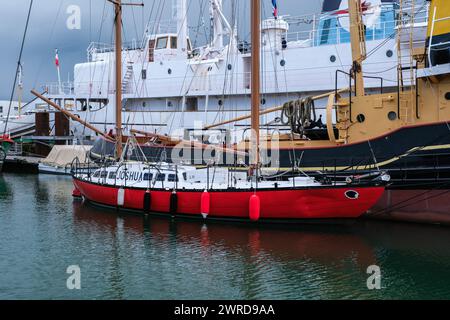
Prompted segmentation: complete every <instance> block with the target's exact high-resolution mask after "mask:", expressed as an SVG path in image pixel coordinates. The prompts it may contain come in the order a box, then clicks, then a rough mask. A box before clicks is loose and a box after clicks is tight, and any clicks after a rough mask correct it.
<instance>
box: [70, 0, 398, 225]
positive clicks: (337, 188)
mask: <svg viewBox="0 0 450 320" xmlns="http://www.w3.org/2000/svg"><path fill="white" fill-rule="evenodd" d="M114 4H115V7H116V87H117V90H116V102H117V106H116V108H117V110H116V121H117V134H116V139H117V143H116V156H117V158H118V159H120V158H121V156H122V132H121V131H122V129H121V128H122V123H121V110H122V106H121V99H122V97H121V90H120V88H121V78H122V75H121V70H122V68H121V61H122V57H121V24H120V21H121V3H120V1H115V2H114ZM251 10H252V135H253V137H252V152H251V155H250V157H251V163H252V165H251V167H250V168H249V170H248V172H238V171H233V170H232V169H231V168H226V167H206V168H195V167H192V166H176V165H173V164H168V163H149V162H146V161H142V162H136V161H134V162H130V161H125V160H123V158H122V160H119V161H118V162H117V163H115V164H109V165H107V166H104V167H97V168H95V169H90V168H87V169H86V168H85V167H82V166H80V165H79V164H77V163H74V166H73V181H74V185H75V190H74V195H76V196H81V197H83V198H84V199H85V200H87V201H90V202H93V203H95V204H99V205H103V206H108V207H114V208H122V209H127V210H135V211H140V212H143V213H160V214H165V215H168V216H176V215H184V216H188V217H199V218H220V219H244V220H252V221H256V220H267V221H283V222H288V221H297V220H301V219H329V218H356V217H359V216H360V215H362V214H363V213H365V212H366V211H367V210H369V209H370V208H371V207H372V206H373V205H374V204H375V203H376V202H377V201H378V200H379V198H380V197H381V196H382V194H383V192H384V189H385V185H386V183H387V181H389V176H388V175H387V174H384V173H381V172H376V173H373V174H369V175H367V176H365V177H351V176H349V177H348V179H346V180H345V181H340V182H337V181H330V179H329V178H325V179H323V180H320V179H317V178H312V177H308V176H304V175H300V174H299V175H297V176H294V177H290V178H287V179H274V178H268V177H264V176H263V175H262V174H261V171H260V169H261V166H260V159H259V127H260V125H259V107H260V55H259V52H260V32H259V27H260V1H259V0H253V1H252V9H251Z"/></svg>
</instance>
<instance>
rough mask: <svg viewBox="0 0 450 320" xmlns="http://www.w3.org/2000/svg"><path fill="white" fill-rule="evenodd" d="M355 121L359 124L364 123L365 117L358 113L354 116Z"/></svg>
mask: <svg viewBox="0 0 450 320" xmlns="http://www.w3.org/2000/svg"><path fill="white" fill-rule="evenodd" d="M356 120H358V122H359V123H363V122H364V121H366V116H365V115H363V114H362V113H360V114H358V115H357V116H356Z"/></svg>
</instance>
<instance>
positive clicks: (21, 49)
mask: <svg viewBox="0 0 450 320" xmlns="http://www.w3.org/2000/svg"><path fill="white" fill-rule="evenodd" d="M32 7H33V0H31V1H30V7H29V8H28V15H27V22H26V24H25V31H24V32H23V37H22V44H21V46H20V53H19V59H18V61H17V68H16V73H15V75H14V84H13V87H12V90H11V97H10V99H9V106H8V113H7V116H6V122H5V128H4V130H3V135H6V131H7V129H8V120H9V115H10V113H11V105H12V101H13V99H14V93H15V91H16V84H17V75H18V73H19V70H20V66H21V60H22V53H23V47H24V45H25V39H26V36H27V31H28V24H29V22H30V15H31V9H32Z"/></svg>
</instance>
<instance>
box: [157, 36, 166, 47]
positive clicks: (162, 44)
mask: <svg viewBox="0 0 450 320" xmlns="http://www.w3.org/2000/svg"><path fill="white" fill-rule="evenodd" d="M167 40H168V39H167V37H164V38H159V39H158V41H157V42H156V50H159V49H166V48H167Z"/></svg>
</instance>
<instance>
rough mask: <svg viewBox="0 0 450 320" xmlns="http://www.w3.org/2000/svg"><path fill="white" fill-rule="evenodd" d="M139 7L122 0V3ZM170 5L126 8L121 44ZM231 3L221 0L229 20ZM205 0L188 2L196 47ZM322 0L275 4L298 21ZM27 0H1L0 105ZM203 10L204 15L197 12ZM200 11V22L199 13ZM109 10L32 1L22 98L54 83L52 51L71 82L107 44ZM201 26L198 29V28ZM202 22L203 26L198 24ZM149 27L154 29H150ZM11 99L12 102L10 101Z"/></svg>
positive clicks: (244, 20) (241, 2) (166, 0)
mask: <svg viewBox="0 0 450 320" xmlns="http://www.w3.org/2000/svg"><path fill="white" fill-rule="evenodd" d="M131 1H135V2H139V3H140V2H141V1H142V0H129V1H128V0H126V1H123V2H131ZM172 1H173V0H143V2H144V4H145V6H144V8H143V9H142V8H141V7H131V6H128V7H125V9H124V10H125V11H124V19H123V21H124V38H125V39H124V41H131V40H133V39H139V40H141V39H142V35H143V33H144V30H145V26H146V25H147V23H148V21H154V20H158V19H162V20H169V19H170V18H171V7H172ZM232 2H233V1H232V0H224V1H223V3H224V6H225V9H226V14H227V17H228V18H229V19H230V20H231V3H232ZM207 3H208V0H188V8H189V27H190V37H191V39H193V41H195V40H197V45H202V44H204V43H205V39H206V38H207V35H206V31H207V30H208V29H209V27H208V25H209V22H208V10H207V8H206V9H205V4H207ZM235 3H236V6H237V8H238V9H237V10H236V12H238V14H237V17H236V19H237V21H238V23H239V24H240V28H239V33H240V36H241V37H243V38H245V37H246V36H247V35H248V31H247V30H248V27H247V24H248V21H249V10H248V9H249V3H250V1H249V0H235ZM321 3H322V0H278V7H279V14H281V15H291V16H298V15H303V14H309V13H318V12H320V8H321ZM29 4H30V0H14V1H1V4H0V43H1V47H2V49H1V50H0V70H1V73H0V100H9V97H10V94H11V89H12V85H13V81H14V76H15V71H16V66H17V59H18V55H19V51H20V44H21V40H22V36H23V32H24V28H25V22H26V17H27V12H28V7H29ZM262 4H263V10H264V14H265V15H266V16H270V14H271V0H262ZM73 5H75V6H78V7H79V8H80V9H81V26H80V27H81V28H80V29H73V30H70V29H68V28H67V20H68V19H69V17H70V16H71V13H72V12H68V11H70V9H71V6H73ZM202 8H203V10H202ZM202 11H203V18H202V16H201V14H200V13H201V12H202ZM113 12H114V10H113V6H112V5H111V4H110V3H109V2H107V1H106V0H34V3H33V8H32V12H31V18H30V24H29V29H28V33H27V38H26V41H25V47H24V53H23V57H22V65H23V82H24V87H25V92H26V93H25V97H26V99H29V98H30V97H31V95H30V94H29V93H28V92H29V91H30V90H31V89H33V88H36V89H39V90H40V89H41V86H42V85H43V84H45V83H48V82H56V81H57V73H56V69H55V66H54V56H55V53H54V51H55V48H58V49H59V57H60V63H61V77H62V78H63V81H67V78H68V77H71V78H72V77H73V66H74V64H75V63H78V62H84V61H85V60H86V48H87V47H88V45H89V43H91V42H93V41H100V42H106V43H112V39H113V26H112V21H113V19H114V16H113ZM199 21H200V27H199ZM202 21H203V22H204V23H205V24H204V25H202ZM150 27H153V24H150ZM14 99H15V100H16V99H17V97H15V98H14Z"/></svg>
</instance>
